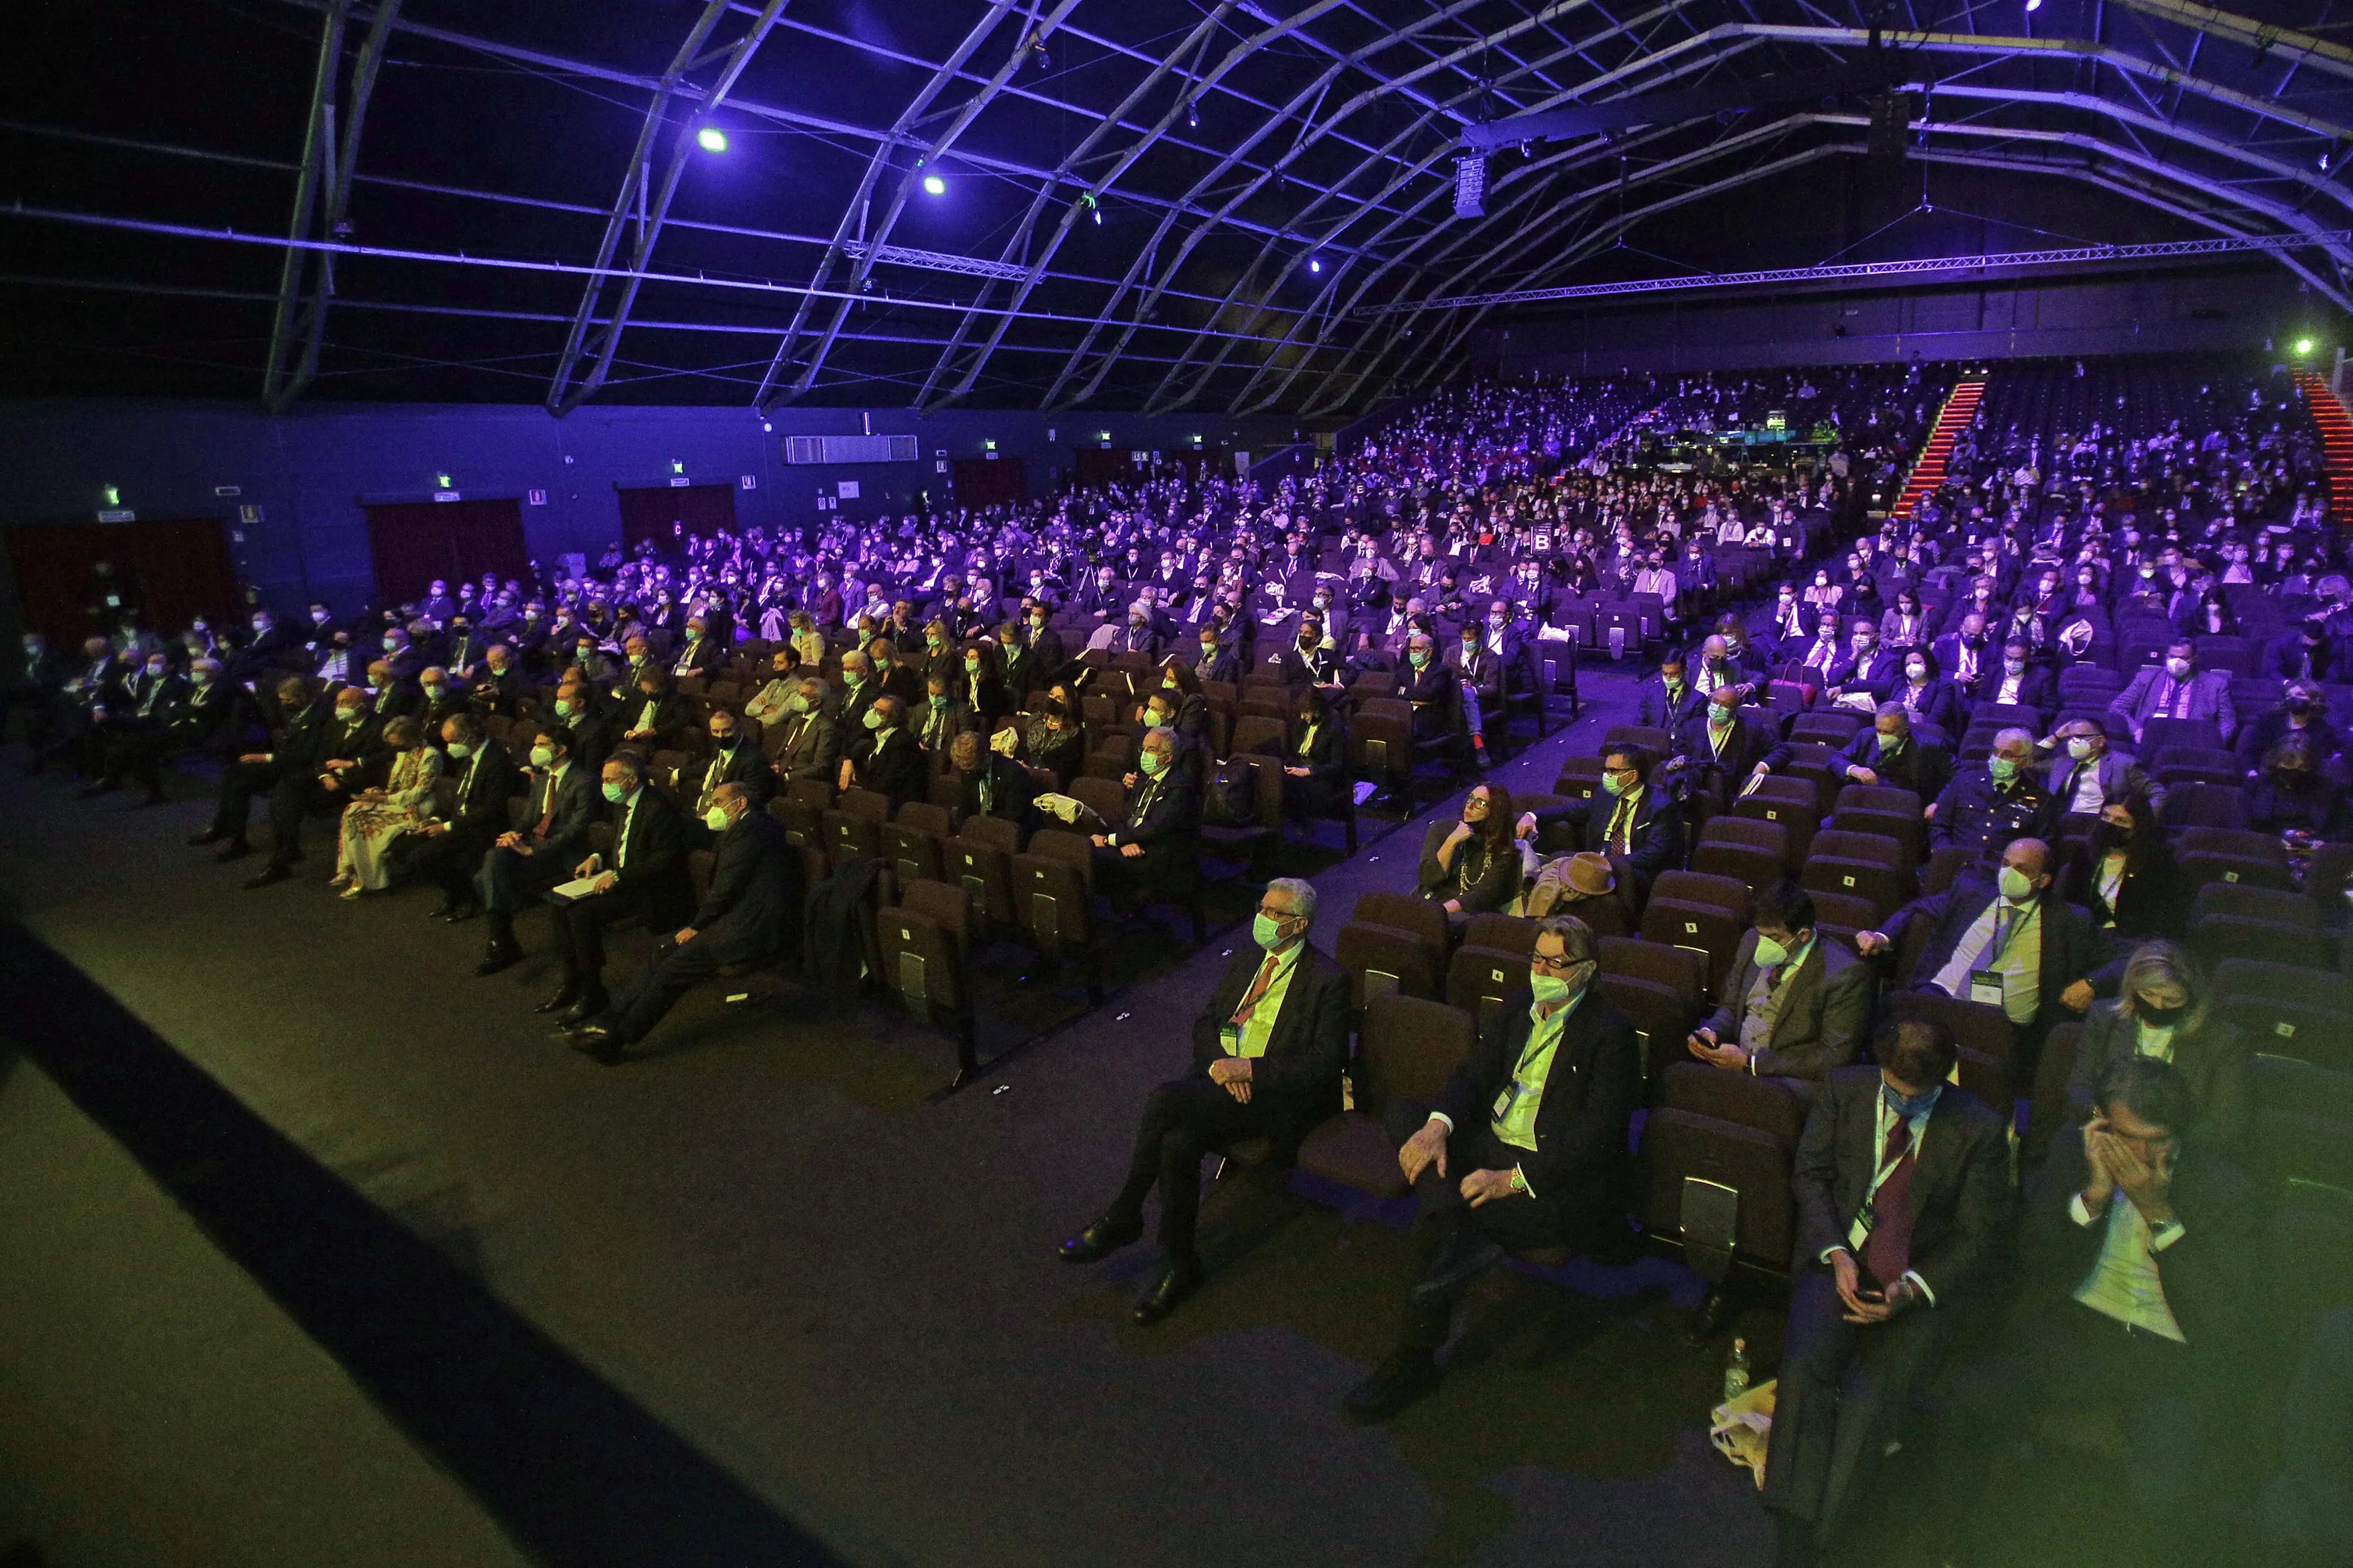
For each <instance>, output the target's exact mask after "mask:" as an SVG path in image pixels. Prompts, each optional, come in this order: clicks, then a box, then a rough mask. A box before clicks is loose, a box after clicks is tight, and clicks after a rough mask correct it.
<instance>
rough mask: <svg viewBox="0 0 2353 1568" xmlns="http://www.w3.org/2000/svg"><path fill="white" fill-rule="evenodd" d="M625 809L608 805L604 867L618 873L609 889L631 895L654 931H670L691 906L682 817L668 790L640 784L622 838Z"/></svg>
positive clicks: (690, 883) (690, 880) (680, 922)
mask: <svg viewBox="0 0 2353 1568" xmlns="http://www.w3.org/2000/svg"><path fill="white" fill-rule="evenodd" d="M625 809H627V808H626V807H624V806H619V805H616V806H613V807H611V808H610V815H611V817H612V822H613V827H614V831H615V839H614V844H613V852H612V853H611V854H610V855H607V857H606V858H605V868H606V869H607V870H609V871H614V872H616V873H617V874H618V876H619V877H620V880H619V882H618V883H617V884H616V885H615V887H614V889H613V890H614V891H615V892H619V893H628V894H631V895H633V896H634V897H635V898H636V899H637V900H638V903H639V906H640V907H641V908H642V909H643V910H644V912H645V919H646V924H647V925H649V926H650V927H652V928H653V929H654V930H655V931H674V930H676V929H677V928H678V927H679V926H680V925H681V924H683V923H684V922H685V921H686V916H687V912H688V911H689V910H691V909H692V908H693V906H694V883H693V880H692V879H691V878H690V877H689V876H688V875H687V870H686V818H685V817H684V816H681V815H680V813H679V809H678V807H677V806H675V805H671V804H670V797H669V796H668V795H664V794H662V792H661V791H659V790H658V789H654V788H651V787H650V786H643V785H641V786H640V787H639V789H638V804H637V809H635V810H634V811H630V812H629V813H628V818H627V836H626V837H623V836H622V828H623V826H624V822H623V817H622V813H623V811H624V810H625Z"/></svg>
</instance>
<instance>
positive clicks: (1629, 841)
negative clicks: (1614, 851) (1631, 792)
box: [1602, 795, 1634, 855]
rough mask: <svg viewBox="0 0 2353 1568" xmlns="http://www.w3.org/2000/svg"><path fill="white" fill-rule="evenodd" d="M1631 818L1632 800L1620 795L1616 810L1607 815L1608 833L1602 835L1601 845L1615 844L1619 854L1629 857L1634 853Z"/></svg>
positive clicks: (1632, 814) (1632, 822)
mask: <svg viewBox="0 0 2353 1568" xmlns="http://www.w3.org/2000/svg"><path fill="white" fill-rule="evenodd" d="M1633 818H1634V802H1633V800H1632V799H1631V798H1630V797H1629V796H1625V795H1620V797H1619V799H1618V809H1617V810H1616V811H1613V812H1611V813H1610V814H1609V832H1608V833H1607V834H1605V835H1603V837H1602V843H1603V844H1604V845H1605V846H1607V845H1611V844H1615V845H1616V846H1617V847H1618V852H1619V853H1620V854H1621V855H1631V854H1632V853H1633V852H1634V843H1633V839H1634V821H1633Z"/></svg>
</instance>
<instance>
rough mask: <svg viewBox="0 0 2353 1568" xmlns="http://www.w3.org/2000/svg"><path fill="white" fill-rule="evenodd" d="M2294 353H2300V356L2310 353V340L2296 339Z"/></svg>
mask: <svg viewBox="0 0 2353 1568" xmlns="http://www.w3.org/2000/svg"><path fill="white" fill-rule="evenodd" d="M2295 352H2296V353H2300V354H2308V353H2311V352H2312V340H2311V339H2310V338H2298V339H2296V340H2295Z"/></svg>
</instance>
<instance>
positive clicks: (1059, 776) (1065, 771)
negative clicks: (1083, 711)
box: [1022, 685, 1087, 790]
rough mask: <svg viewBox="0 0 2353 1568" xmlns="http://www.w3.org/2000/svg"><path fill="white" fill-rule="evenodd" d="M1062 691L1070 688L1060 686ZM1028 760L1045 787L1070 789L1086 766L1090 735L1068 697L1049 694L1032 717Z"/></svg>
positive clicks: (1026, 749)
mask: <svg viewBox="0 0 2353 1568" xmlns="http://www.w3.org/2000/svg"><path fill="white" fill-rule="evenodd" d="M1054 689H1055V690H1056V691H1058V692H1061V691H1067V690H1068V688H1067V687H1063V686H1060V685H1057V686H1056V687H1055V688H1054ZM1022 749H1023V751H1024V752H1026V753H1027V755H1026V757H1025V759H1024V760H1025V761H1027V762H1028V763H1029V772H1030V773H1031V775H1032V776H1033V777H1034V778H1036V780H1037V782H1038V784H1039V787H1040V788H1042V789H1052V790H1067V789H1069V788H1070V787H1071V780H1072V779H1074V778H1076V777H1078V776H1079V770H1080V769H1081V768H1082V767H1084V766H1085V765H1086V761H1087V745H1086V738H1085V736H1084V735H1083V734H1082V732H1081V730H1080V726H1079V713H1078V710H1077V709H1076V708H1075V707H1073V706H1071V703H1070V702H1069V701H1068V700H1060V699H1057V698H1055V697H1051V696H1050V697H1048V698H1047V699H1046V700H1045V701H1044V702H1043V703H1042V704H1040V705H1039V708H1038V710H1037V711H1035V712H1033V713H1032V714H1030V716H1029V734H1028V735H1027V736H1026V737H1025V738H1024V743H1023V748H1022Z"/></svg>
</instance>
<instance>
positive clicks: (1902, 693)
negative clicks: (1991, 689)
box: [1887, 675, 1969, 745]
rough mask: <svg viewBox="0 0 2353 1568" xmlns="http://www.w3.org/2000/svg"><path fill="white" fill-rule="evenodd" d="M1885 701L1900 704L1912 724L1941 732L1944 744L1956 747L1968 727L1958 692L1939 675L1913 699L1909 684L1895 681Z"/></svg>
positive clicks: (1903, 681) (1964, 704) (1906, 681)
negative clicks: (1932, 727)
mask: <svg viewBox="0 0 2353 1568" xmlns="http://www.w3.org/2000/svg"><path fill="white" fill-rule="evenodd" d="M1887 700H1889V701H1891V702H1901V703H1903V704H1904V707H1905V711H1907V712H1909V713H1910V714H1911V715H1912V721H1913V722H1914V723H1915V724H1934V725H1935V726H1936V728H1937V729H1939V730H1942V731H1944V732H1945V740H1946V742H1947V744H1949V745H1958V744H1959V743H1960V740H1961V736H1962V734H1963V732H1965V731H1967V730H1968V727H1969V722H1968V707H1967V705H1966V703H1965V702H1964V701H1963V700H1962V698H1961V689H1960V688H1959V687H1957V686H1956V685H1954V684H1953V683H1952V682H1951V681H1949V680H1947V679H1945V678H1944V677H1943V676H1941V675H1939V676H1937V677H1936V678H1935V679H1932V680H1930V681H1929V682H1928V684H1927V685H1926V686H1924V687H1922V688H1921V689H1920V691H1919V694H1918V695H1917V696H1916V697H1915V696H1914V695H1913V692H1912V683H1911V682H1910V681H1908V680H1900V679H1899V680H1898V681H1897V682H1896V683H1895V685H1894V687H1892V688H1891V689H1889V691H1888V694H1887Z"/></svg>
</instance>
